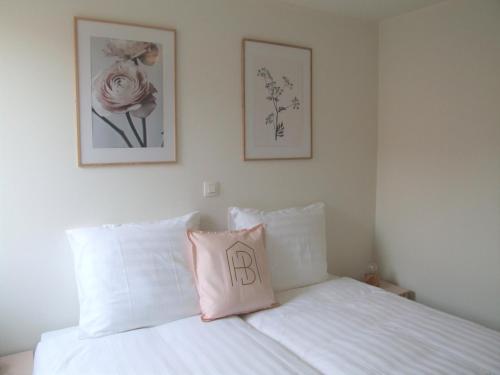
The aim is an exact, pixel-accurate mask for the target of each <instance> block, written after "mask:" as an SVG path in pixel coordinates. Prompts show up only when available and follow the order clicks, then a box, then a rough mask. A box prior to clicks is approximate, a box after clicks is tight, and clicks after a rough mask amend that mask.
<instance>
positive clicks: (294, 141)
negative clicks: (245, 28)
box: [242, 39, 312, 160]
mask: <svg viewBox="0 0 500 375" xmlns="http://www.w3.org/2000/svg"><path fill="white" fill-rule="evenodd" d="M242 60H243V69H242V74H243V78H242V79H243V159H244V160H272V159H310V158H312V110H311V108H312V77H311V76H312V50H311V48H306V47H298V46H293V45H288V44H281V43H273V42H266V41H261V40H253V39H244V40H243V44H242Z"/></svg>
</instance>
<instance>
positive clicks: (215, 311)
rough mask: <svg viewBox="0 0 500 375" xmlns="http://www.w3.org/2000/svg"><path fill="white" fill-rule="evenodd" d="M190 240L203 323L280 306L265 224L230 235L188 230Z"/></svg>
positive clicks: (230, 233) (229, 232)
mask: <svg viewBox="0 0 500 375" xmlns="http://www.w3.org/2000/svg"><path fill="white" fill-rule="evenodd" d="M188 238H189V241H190V242H191V244H192V251H193V263H194V264H193V269H194V277H195V281H196V287H197V288H198V294H199V295H200V309H201V313H202V315H201V319H202V320H204V321H209V320H213V319H217V318H222V317H225V316H229V315H236V314H243V313H249V312H252V311H257V310H262V309H267V308H269V307H272V306H273V305H275V304H276V302H275V298H274V292H273V289H272V287H271V276H270V274H269V268H268V264H267V254H266V248H265V242H264V227H263V226H262V225H257V226H255V227H253V228H251V229H243V230H238V231H228V232H201V231H188Z"/></svg>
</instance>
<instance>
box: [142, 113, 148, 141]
mask: <svg viewBox="0 0 500 375" xmlns="http://www.w3.org/2000/svg"><path fill="white" fill-rule="evenodd" d="M141 120H142V144H143V145H144V147H148V133H147V128H146V118H145V117H143V118H142V119H141Z"/></svg>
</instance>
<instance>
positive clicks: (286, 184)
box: [0, 0, 377, 354]
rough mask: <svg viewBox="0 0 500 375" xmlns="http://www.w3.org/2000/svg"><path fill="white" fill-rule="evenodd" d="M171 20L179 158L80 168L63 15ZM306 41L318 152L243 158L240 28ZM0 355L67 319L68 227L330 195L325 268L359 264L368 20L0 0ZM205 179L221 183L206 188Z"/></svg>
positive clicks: (188, 4)
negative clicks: (216, 192) (215, 190)
mask: <svg viewBox="0 0 500 375" xmlns="http://www.w3.org/2000/svg"><path fill="white" fill-rule="evenodd" d="M74 15H79V16H87V17H99V18H104V19H114V20H118V21H127V22H136V23H144V24H150V25H160V26H171V27H175V28H177V30H178V59H177V61H178V119H179V120H178V129H179V134H178V135H179V137H178V146H179V163H178V164H176V165H169V166H149V167H121V168H89V169H78V168H77V167H76V144H75V138H76V134H75V97H74V80H73V77H74V63H73V36H72V17H73V16H74ZM242 37H256V38H264V39H270V40H276V41H283V42H289V43H296V44H301V45H305V46H310V47H312V48H313V53H314V56H313V60H314V61H313V69H314V89H313V94H314V104H313V112H314V159H313V160H311V161H282V162H279V161H277V162H246V163H244V162H242V161H241V157H240V155H241V144H240V139H241V99H240V92H241V87H240V74H241V71H240V70H241V60H240V51H241V39H242ZM0 47H1V51H2V52H1V58H0V72H2V78H1V89H0V354H4V353H9V352H13V351H17V350H20V349H27V348H28V347H30V346H32V345H33V344H35V342H36V341H37V340H38V338H39V334H40V333H41V332H42V331H47V330H51V329H57V328H62V327H66V326H70V325H75V324H76V322H77V315H78V302H77V296H76V290H75V285H74V281H73V277H74V275H73V268H72V267H73V265H72V260H71V254H70V252H69V249H68V245H67V243H66V239H65V237H64V229H66V228H70V227H78V226H84V225H95V224H101V223H108V222H128V221H140V220H151V219H157V218H164V217H169V216H172V215H178V214H182V213H185V212H187V211H189V210H193V209H200V210H202V212H203V214H204V217H203V226H204V227H205V228H224V227H225V210H226V207H227V206H229V205H242V206H256V207H262V208H278V207H286V206H290V205H301V204H306V203H310V202H314V201H318V200H322V201H325V202H326V204H327V206H328V244H329V254H328V256H329V266H330V267H329V268H330V271H332V272H336V273H338V274H343V275H352V276H359V275H360V274H361V273H362V272H363V271H364V267H365V264H366V262H367V259H368V258H369V257H370V255H371V251H372V243H373V226H374V214H375V180H376V173H375V172H376V168H375V163H376V112H377V100H376V96H377V92H376V90H377V26H376V25H375V24H372V23H366V22H361V21H355V20H349V19H342V18H335V17H333V16H328V15H325V14H322V13H319V12H312V11H311V12H309V11H303V10H301V9H298V8H293V7H287V6H282V5H273V4H272V3H271V2H269V1H260V0H259V1H257V0H247V1H243V0H210V1H206V0H203V1H201V0H199V1H194V0H141V1H130V0H129V1H123V0H104V1H103V0H86V1H81V0H44V1H33V0H31V1H27V0H3V1H0ZM204 179H208V180H217V181H220V182H221V188H222V194H221V196H220V197H218V198H211V199H203V198H202V196H201V189H202V186H201V184H202V181H203V180H204Z"/></svg>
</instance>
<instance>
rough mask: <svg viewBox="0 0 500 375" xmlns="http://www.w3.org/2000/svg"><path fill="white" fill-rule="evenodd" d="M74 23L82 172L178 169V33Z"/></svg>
mask: <svg viewBox="0 0 500 375" xmlns="http://www.w3.org/2000/svg"><path fill="white" fill-rule="evenodd" d="M74 22H75V24H74V27H75V57H76V80H77V85H76V88H77V125H78V126H77V129H78V165H79V166H97V165H114V164H142V163H170V162H175V161H176V154H177V151H176V113H175V110H176V108H175V99H176V98H175V95H176V88H175V85H176V79H175V78H176V77H175V75H176V71H175V61H176V46H175V30H172V29H167V28H161V27H150V26H141V25H135V24H125V23H116V22H109V21H101V20H94V19H88V18H79V17H76V18H75V20H74Z"/></svg>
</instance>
